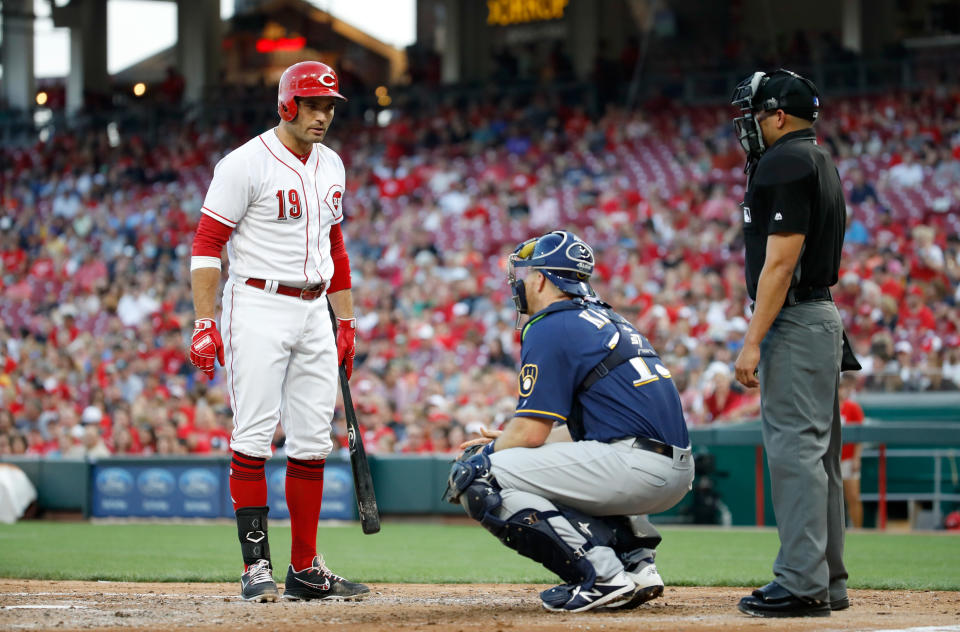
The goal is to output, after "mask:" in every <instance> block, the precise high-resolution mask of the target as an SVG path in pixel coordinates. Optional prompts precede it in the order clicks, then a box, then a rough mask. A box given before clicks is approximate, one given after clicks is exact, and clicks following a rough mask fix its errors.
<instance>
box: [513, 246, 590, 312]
mask: <svg viewBox="0 0 960 632" xmlns="http://www.w3.org/2000/svg"><path fill="white" fill-rule="evenodd" d="M593 265H594V258H593V249H592V248H590V246H588V245H587V244H586V243H584V241H583V240H582V239H580V238H579V237H577V236H576V235H574V234H573V233H570V232H567V231H565V230H555V231H553V232H550V233H547V234H546V235H543V236H541V237H535V238H533V239H528V240H527V241H525V242H523V243H522V244H520V245H519V246H517V248H516V249H515V250H514V251H513V253H512V254H511V255H510V258H509V260H508V262H507V267H508V280H509V281H510V284H511V286H514V289H515V294H516V290H517V289H519V288H517V287H516V284H517V283H518V281H517V278H516V273H515V268H523V267H527V268H533V269H534V270H537V271H539V272H540V273H541V274H543V276H545V277H547V279H549V280H550V282H551V283H553V284H554V285H556V286H557V287H558V288H560V290H562V291H563V292H566V293H567V294H573V295H574V296H594V291H593V288H592V287H590V275H591V274H593ZM524 298H525V297H524ZM524 302H526V301H524ZM518 307H519V305H518ZM524 307H525V306H524ZM521 313H523V312H521Z"/></svg>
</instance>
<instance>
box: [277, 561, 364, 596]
mask: <svg viewBox="0 0 960 632" xmlns="http://www.w3.org/2000/svg"><path fill="white" fill-rule="evenodd" d="M369 594H370V589H369V588H368V587H367V586H364V585H363V584H358V583H356V582H352V581H349V580H347V579H344V578H343V577H340V576H339V575H334V574H333V573H332V572H330V569H329V568H327V566H326V565H325V564H324V563H323V558H321V557H315V558H313V564H311V565H310V566H309V567H307V568H305V569H304V570H302V571H295V570H293V564H291V565H290V566H289V567H288V568H287V582H286V584H285V585H284V588H283V598H284V599H287V600H290V601H310V600H312V599H329V600H331V601H356V600H359V599H363V598H364V597H366V596H367V595H369Z"/></svg>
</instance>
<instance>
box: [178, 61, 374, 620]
mask: <svg viewBox="0 0 960 632" xmlns="http://www.w3.org/2000/svg"><path fill="white" fill-rule="evenodd" d="M340 100H346V99H344V97H343V96H342V95H341V94H340V92H339V81H338V79H337V75H336V73H335V72H334V71H333V69H332V68H330V66H327V65H326V64H322V63H319V62H302V63H299V64H295V65H293V66H290V67H289V68H287V70H286V71H285V72H284V73H283V76H282V77H281V78H280V88H279V103H278V110H279V114H280V119H281V120H280V123H279V125H278V126H277V127H275V128H273V129H271V130H268V131H266V132H264V133H262V134H260V135H259V136H257V137H255V138H253V139H251V140H250V141H248V142H247V143H246V144H244V145H243V146H241V147H239V148H237V149H236V150H234V151H233V152H231V153H230V154H228V155H227V156H226V157H224V158H223V160H221V161H220V162H219V164H217V166H216V169H215V170H214V174H213V181H212V182H211V183H210V188H209V190H208V191H207V196H206V198H205V200H204V203H203V209H202V213H203V215H202V216H201V219H200V223H199V225H198V226H197V233H196V236H195V238H194V242H193V258H192V262H191V276H192V284H193V300H194V308H195V310H196V321H195V323H194V331H193V343H192V344H191V347H190V360H191V362H192V363H193V364H194V366H196V367H197V368H198V369H200V370H201V371H203V372H204V373H205V374H206V375H207V376H209V377H210V378H211V379H212V378H213V376H214V360H215V359H216V360H217V361H219V362H220V364H221V365H222V366H224V367H225V368H226V386H227V389H228V391H229V394H230V399H231V402H232V405H233V411H234V417H233V420H234V429H233V435H232V437H231V441H230V447H231V449H232V450H233V458H232V462H231V466H230V497H231V500H232V501H233V507H234V510H235V512H236V517H237V528H238V532H239V537H240V550H241V552H242V554H243V563H244V572H243V574H242V576H241V580H240V583H241V588H242V596H243V598H244V599H246V600H249V601H260V602H263V601H276V600H277V599H278V597H279V595H278V591H277V585H276V583H275V582H274V580H273V570H272V564H271V559H270V545H269V541H268V537H267V512H268V507H267V483H266V479H265V478H264V463H265V461H266V459H267V458H269V457H270V454H271V446H270V443H271V439H272V437H273V434H274V431H275V429H276V426H277V422H279V423H280V424H281V425H282V426H283V429H284V431H285V432H286V436H287V441H286V452H287V473H286V498H287V506H288V508H289V510H290V525H291V530H292V540H293V542H292V547H291V551H290V566H289V567H288V569H287V579H286V585H285V588H284V593H283V597H284V599H292V600H309V599H356V598H361V597H363V596H364V595H365V594H366V593H369V589H368V588H367V587H366V586H364V585H362V584H357V583H353V582H350V581H347V580H345V579H343V578H342V577H338V576H337V575H334V574H333V573H331V572H330V570H329V569H327V567H326V566H325V564H324V562H323V558H322V557H319V556H317V520H318V516H319V514H320V502H321V497H322V495H323V467H324V463H325V459H326V457H327V455H328V454H329V453H330V451H331V449H332V447H333V445H332V442H331V439H330V422H331V419H332V417H333V408H334V403H335V401H336V389H337V373H338V368H337V367H338V363H343V364H344V365H345V367H346V370H347V375H348V376H349V375H350V373H351V371H352V370H353V357H354V334H355V331H356V326H355V322H356V321H355V319H354V318H353V300H352V296H351V290H350V288H351V283H350V261H349V259H348V257H347V252H346V249H345V248H344V243H343V234H342V232H341V229H340V222H341V220H342V219H343V192H344V168H343V162H342V161H341V160H340V157H339V156H338V155H337V153H336V152H334V151H333V150H331V149H330V148H328V147H326V146H325V145H323V144H322V141H323V139H324V136H326V134H327V132H328V131H329V129H330V125H331V124H332V123H333V117H334V110H335V108H336V104H337V102H338V101H340ZM224 244H226V246H227V257H228V259H229V263H230V270H229V278H228V280H227V282H226V284H225V286H224V289H223V301H222V303H223V304H222V313H221V323H220V325H221V326H220V327H219V328H218V327H217V323H216V321H215V319H214V316H215V313H214V312H215V304H216V293H217V286H218V285H219V280H220V252H221V251H222V249H223V246H224ZM328 303H329V305H330V306H331V307H332V309H333V312H334V313H335V314H336V317H337V321H338V327H337V333H336V334H334V330H333V326H332V323H331V320H330V316H329V313H328Z"/></svg>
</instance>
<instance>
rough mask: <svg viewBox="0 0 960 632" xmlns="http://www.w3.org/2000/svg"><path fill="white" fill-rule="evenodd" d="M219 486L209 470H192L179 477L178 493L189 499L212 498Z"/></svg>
mask: <svg viewBox="0 0 960 632" xmlns="http://www.w3.org/2000/svg"><path fill="white" fill-rule="evenodd" d="M219 487H220V486H219V485H218V484H217V477H216V475H214V473H213V472H211V471H210V470H204V469H201V468H193V469H190V470H187V471H186V472H184V473H183V474H181V475H180V491H182V492H183V493H184V494H186V495H187V496H190V497H191V498H206V497H209V496H214V495H216V493H217V489H218V488H219Z"/></svg>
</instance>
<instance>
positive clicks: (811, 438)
mask: <svg viewBox="0 0 960 632" xmlns="http://www.w3.org/2000/svg"><path fill="white" fill-rule="evenodd" d="M842 335H843V324H842V322H841V320H840V314H839V312H837V308H836V306H835V305H834V304H833V303H832V302H828V301H821V302H812V303H800V304H798V305H794V306H791V307H784V308H783V309H781V310H780V314H779V315H778V316H777V319H776V320H775V321H774V323H773V326H771V328H770V331H769V332H767V335H766V337H765V338H764V339H763V342H762V343H761V345H760V365H759V380H760V397H761V400H760V404H761V405H760V408H761V417H762V429H763V445H764V447H765V448H766V451H767V465H768V466H769V468H770V482H771V492H772V495H773V509H774V513H775V515H776V519H777V531H778V532H779V534H780V552H779V553H778V554H777V559H776V561H775V562H774V564H773V573H774V575H775V576H776V581H777V583H779V584H780V585H781V586H783V587H784V588H786V589H787V590H789V591H790V592H791V593H793V594H795V595H797V596H802V597H810V598H813V599H820V600H823V601H827V600H828V599H829V600H836V599H841V598H843V597H846V596H847V586H846V583H847V571H846V569H845V568H844V565H843V538H844V510H843V480H842V477H841V475H840V447H841V439H840V403H839V398H838V395H837V386H838V381H839V376H840V358H841V351H842V344H843V341H842Z"/></svg>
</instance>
